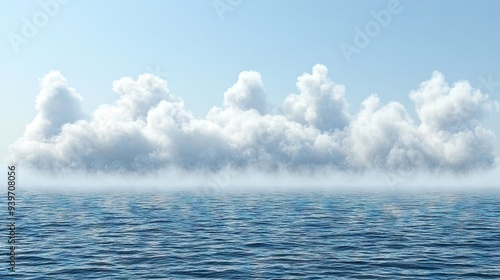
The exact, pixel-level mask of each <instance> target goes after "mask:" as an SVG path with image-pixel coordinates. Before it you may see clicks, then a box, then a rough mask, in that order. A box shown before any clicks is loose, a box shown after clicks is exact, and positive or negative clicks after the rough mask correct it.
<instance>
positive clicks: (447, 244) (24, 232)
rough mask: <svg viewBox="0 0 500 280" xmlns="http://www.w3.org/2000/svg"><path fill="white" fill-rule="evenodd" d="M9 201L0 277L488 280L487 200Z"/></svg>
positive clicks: (492, 231)
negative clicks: (10, 236)
mask: <svg viewBox="0 0 500 280" xmlns="http://www.w3.org/2000/svg"><path fill="white" fill-rule="evenodd" d="M17 196H18V208H17V212H16V217H17V235H18V241H17V242H18V244H17V249H16V252H17V263H16V268H17V272H16V273H15V274H11V273H9V272H8V271H7V267H8V266H7V257H5V255H6V254H3V255H4V259H5V261H4V262H2V263H3V264H4V267H5V268H4V269H2V272H1V275H0V277H1V279H10V278H9V277H8V276H16V277H15V278H13V279H500V194H498V193H494V192H490V193H472V192H468V193H460V192H453V193H452V192H448V193H446V192H441V193H440V192H429V193H418V194H415V193H399V194H398V193H377V192H358V193H334V192H330V193H328V192H296V193H293V192H281V193H280V192H274V193H273V192H246V193H245V192H239V193H237V192H234V193H222V192H219V193H206V192H197V191H185V192H146V193H139V192H134V193H127V192H124V193H119V192H116V191H114V192H110V193H106V192H100V193H89V192H87V193H55V192H49V193H47V192H41V191H23V192H19V193H18V194H17ZM5 239H6V238H5ZM5 244H6V240H5V242H2V246H4V245H5ZM2 248H3V249H2V250H3V252H7V251H6V250H7V249H6V247H5V246H4V247H2Z"/></svg>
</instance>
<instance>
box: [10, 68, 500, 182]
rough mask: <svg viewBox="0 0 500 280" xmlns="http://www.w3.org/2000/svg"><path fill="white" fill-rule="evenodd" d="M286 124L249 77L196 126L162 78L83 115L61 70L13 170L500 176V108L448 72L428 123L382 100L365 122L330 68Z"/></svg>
mask: <svg viewBox="0 0 500 280" xmlns="http://www.w3.org/2000/svg"><path fill="white" fill-rule="evenodd" d="M296 85H297V89H298V92H297V93H295V94H291V95H289V96H288V97H286V98H285V100H284V101H283V103H282V105H281V110H280V113H276V114H271V113H269V112H268V111H269V110H268V103H267V100H266V90H265V87H264V83H263V81H262V77H261V75H260V74H259V73H258V72H255V71H244V72H241V73H240V74H239V76H238V80H237V81H236V83H235V84H234V85H233V86H231V87H230V88H229V89H228V90H227V91H226V92H225V93H224V95H223V99H222V104H223V105H222V106H221V107H217V106H215V107H213V108H212V109H211V110H210V111H209V112H208V113H207V115H206V116H205V117H204V118H196V117H194V116H193V114H192V113H191V112H190V111H189V110H187V109H186V108H185V106H184V101H183V100H182V99H181V98H179V97H176V96H174V95H172V94H171V93H170V92H169V89H168V84H167V81H165V80H162V79H160V78H158V77H156V76H153V75H151V74H147V73H146V74H142V75H140V76H139V77H138V78H137V80H134V79H132V78H130V77H124V78H121V79H119V80H117V81H115V82H113V91H114V92H116V93H117V94H118V98H117V100H116V102H115V103H113V104H105V105H101V106H99V107H98V108H97V109H96V110H95V111H94V112H93V113H92V114H85V113H84V112H82V109H81V108H82V106H81V105H82V102H83V98H82V96H81V95H80V94H78V93H77V92H76V90H75V89H73V88H71V87H69V86H68V81H67V80H66V79H65V78H64V77H63V75H62V74H61V73H59V72H58V71H51V72H49V73H48V74H46V75H45V76H44V77H43V78H42V79H41V81H40V92H39V94H38V96H37V98H36V110H37V112H38V113H37V115H36V117H35V118H34V119H33V121H32V122H31V123H30V124H29V125H28V126H27V128H26V130H25V132H24V135H23V136H22V137H20V138H19V139H18V140H17V141H16V142H15V143H14V144H13V145H12V146H11V152H10V155H9V157H10V158H9V161H10V162H15V163H17V164H21V165H28V166H30V167H33V168H35V169H39V170H45V171H57V170H63V169H69V170H79V171H82V170H83V171H88V172H119V171H132V172H135V171H137V172H144V171H157V170H161V169H163V168H179V169H182V170H186V171H197V170H208V171H218V170H221V169H223V168H226V167H229V168H232V169H245V168H252V169H259V170H263V171H269V172H272V171H274V170H278V169H285V170H289V171H292V172H293V171H300V170H316V169H323V168H326V169H335V170H340V171H364V170H381V171H384V172H401V171H404V172H408V171H416V170H422V171H439V172H441V171H445V172H448V171H449V172H470V171H474V170H479V169H491V168H493V167H494V165H495V160H496V159H495V155H494V141H495V134H494V133H493V132H492V131H491V130H489V129H487V128H485V127H484V126H483V124H482V120H483V118H484V117H485V116H486V115H488V114H491V113H494V112H497V111H498V108H499V105H498V102H496V101H492V100H490V99H489V98H488V96H487V95H486V94H483V93H481V92H480V91H479V90H478V89H474V88H472V87H471V85H470V84H469V82H467V81H458V82H455V83H454V84H452V85H451V86H450V85H449V84H448V83H447V82H446V81H445V78H444V76H443V75H442V74H441V73H439V72H437V71H436V72H434V73H432V76H431V78H430V79H429V80H427V81H424V82H422V83H421V84H420V86H419V88H418V89H416V90H414V91H412V92H410V94H409V97H410V99H411V100H412V101H413V102H414V104H415V112H416V114H417V116H418V119H417V120H415V119H413V118H412V117H411V116H410V114H409V113H408V111H407V109H406V108H405V107H404V106H403V105H402V104H400V103H398V102H389V103H388V104H383V103H382V102H381V101H380V99H379V98H378V97H377V95H370V96H369V97H367V98H366V99H365V100H364V101H363V102H362V105H361V109H360V110H359V111H358V112H357V113H356V114H354V115H351V114H349V112H348V101H347V99H346V88H345V87H344V86H343V85H339V84H336V83H335V82H333V81H332V80H331V79H330V78H329V77H328V69H327V67H325V66H324V65H321V64H318V65H315V66H314V67H313V69H312V73H304V74H303V75H301V76H300V77H298V79H297V83H296Z"/></svg>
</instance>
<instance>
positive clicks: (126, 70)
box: [0, 0, 500, 158]
mask: <svg viewBox="0 0 500 280" xmlns="http://www.w3.org/2000/svg"><path fill="white" fill-rule="evenodd" d="M43 3H49V4H51V5H52V6H50V7H51V8H53V9H52V11H54V6H53V4H54V3H56V5H57V11H55V12H54V15H53V16H49V17H48V22H47V23H46V25H44V26H42V27H39V28H38V30H37V31H36V32H35V33H34V35H33V37H32V38H29V39H28V40H27V42H26V43H23V44H20V45H18V46H14V45H13V43H12V36H13V35H12V34H17V35H20V36H22V31H23V28H24V25H25V24H26V23H25V21H23V18H26V19H27V20H28V21H29V22H31V23H33V22H34V20H35V19H34V16H35V15H37V13H38V14H40V13H44V8H43V6H44V5H45V4H43ZM231 3H233V4H234V5H232V4H231ZM221 5H222V6H221ZM224 5H228V6H226V7H230V9H228V10H226V11H224V12H223V13H221V12H220V11H219V12H218V11H217V7H219V8H220V7H223V6H224ZM388 5H396V6H397V7H398V10H399V12H398V13H392V14H391V15H390V21H389V22H388V24H386V26H380V25H379V27H380V29H379V30H378V31H376V32H374V33H376V34H375V35H374V36H372V37H369V43H368V44H367V45H366V46H363V47H362V48H359V50H360V52H359V53H356V54H353V55H352V56H351V57H350V59H346V56H345V55H344V53H343V52H342V49H341V47H340V46H341V44H343V43H347V44H350V45H353V46H355V42H354V40H355V35H356V28H359V29H361V30H366V28H367V26H368V25H369V24H370V23H371V22H372V23H373V22H374V21H375V18H374V16H373V13H379V12H380V11H381V10H384V11H387V10H388ZM499 10H500V2H497V1H485V2H473V1H405V0H401V1H399V3H396V2H391V1H386V0H384V1H322V0H317V1H284V0H281V1H278V0H277V1H261V0H254V1H247V0H242V1H228V0H220V1H213V0H192V1H147V2H139V1H68V3H65V4H63V3H59V2H56V1H55V0H54V1H39V2H36V1H13V0H10V1H6V0H4V1H1V2H0V18H1V22H2V24H1V25H0V34H2V38H3V39H2V40H0V49H1V50H2V51H1V53H0V66H1V67H0V77H1V80H0V92H2V96H3V98H2V103H1V110H0V111H1V114H2V124H1V126H2V127H1V129H2V138H1V140H0V141H1V143H0V156H1V157H2V158H4V157H5V156H6V155H7V153H8V147H9V145H10V144H12V143H14V141H15V140H16V139H17V138H19V137H20V136H21V135H22V134H23V131H24V129H25V126H26V125H27V124H28V123H30V122H31V121H32V119H33V118H34V117H35V115H36V114H37V112H36V110H35V108H34V102H35V98H36V96H37V94H38V92H39V79H40V78H42V77H43V76H44V75H46V74H47V73H48V72H49V71H51V70H57V71H60V73H61V74H62V75H64V77H65V78H66V79H67V80H68V83H69V86H70V87H73V88H75V89H76V90H77V92H78V93H79V94H80V95H81V96H82V97H83V102H82V106H83V110H84V111H86V112H89V113H91V112H93V111H94V110H95V109H96V108H97V107H98V106H99V105H101V104H110V103H113V102H114V101H115V100H116V98H117V95H116V93H114V92H113V91H112V82H113V81H115V80H118V79H120V78H122V77H124V76H130V77H132V78H133V79H137V77H138V75H140V74H142V73H144V72H153V74H156V75H159V76H160V78H164V79H166V80H168V88H169V90H170V93H171V94H173V95H175V96H178V97H181V98H182V99H184V102H185V108H186V109H187V110H189V111H191V112H192V113H193V115H194V116H195V117H204V116H205V115H206V114H207V112H208V111H209V110H210V109H211V108H212V107H213V106H222V102H223V95H224V92H225V91H226V90H227V89H228V88H229V87H231V86H232V85H233V84H234V83H235V82H236V80H237V79H238V75H239V73H240V72H241V71H245V70H254V71H257V72H259V73H260V74H261V75H262V80H263V83H264V85H265V89H266V92H267V100H268V102H269V104H270V107H272V108H278V107H279V106H281V103H282V102H283V100H284V99H285V98H286V97H287V96H288V95H289V94H291V93H297V91H298V90H297V88H296V85H295V84H296V82H297V77H299V76H301V75H302V74H303V73H305V72H307V73H310V72H311V68H312V67H313V66H314V65H315V64H318V63H320V64H323V65H325V66H326V67H327V68H328V70H329V72H328V76H329V77H330V78H331V79H332V80H333V81H334V82H335V83H337V84H342V85H344V86H345V87H346V94H345V96H346V99H347V100H348V102H349V105H350V107H349V109H348V110H349V112H350V113H351V114H355V113H356V112H357V111H358V110H359V109H360V104H361V102H362V101H363V100H365V99H366V98H367V97H368V96H370V95H371V94H372V93H376V94H378V96H379V97H380V99H381V101H382V102H383V103H389V102H390V101H397V102H400V103H402V104H403V105H404V106H405V107H406V109H407V111H408V112H409V113H410V114H411V116H413V117H415V116H416V114H415V112H414V104H413V102H411V101H410V98H409V97H408V94H409V92H410V91H411V90H416V89H418V87H419V84H420V83H421V82H423V81H425V80H428V79H430V77H431V75H432V73H433V71H435V70H438V71H440V72H441V73H442V74H443V75H444V76H445V77H446V81H447V82H448V83H450V84H452V83H453V82H455V81H457V80H463V79H465V80H468V81H469V82H470V83H471V84H472V86H474V87H477V88H479V89H481V90H482V92H483V93H486V94H488V95H489V96H490V98H491V99H493V100H500V65H499V64H498V61H500V59H499V54H500V53H499V52H498V50H499V49H500V38H499V36H498V34H500V24H499V22H498V11H499ZM16 48H17V52H16ZM349 60H350V61H349ZM151 70H153V71H151ZM158 70H159V71H158ZM488 80H489V81H490V82H489V83H487V84H485V83H484V81H488ZM491 81H493V83H492V82H491ZM495 81H499V82H495ZM497 119H498V115H492V116H490V117H487V119H486V120H485V121H484V123H485V126H486V127H487V128H490V129H492V130H493V131H494V132H495V134H496V135H500V126H499V125H498V120H497ZM495 143H496V144H495V145H496V147H495V150H496V155H497V157H498V156H499V145H500V144H499V141H498V140H496V142H495Z"/></svg>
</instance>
